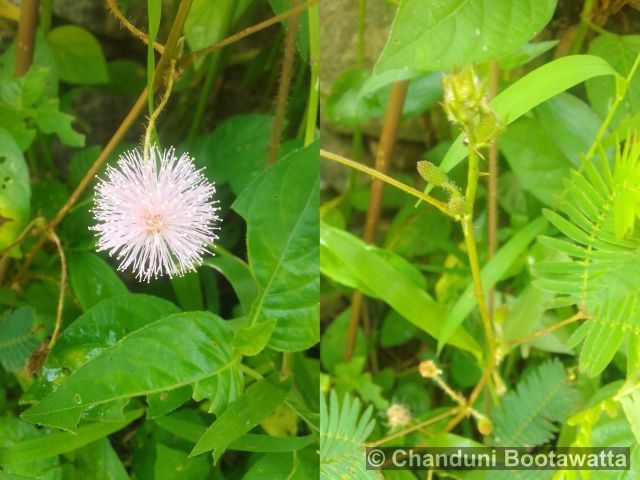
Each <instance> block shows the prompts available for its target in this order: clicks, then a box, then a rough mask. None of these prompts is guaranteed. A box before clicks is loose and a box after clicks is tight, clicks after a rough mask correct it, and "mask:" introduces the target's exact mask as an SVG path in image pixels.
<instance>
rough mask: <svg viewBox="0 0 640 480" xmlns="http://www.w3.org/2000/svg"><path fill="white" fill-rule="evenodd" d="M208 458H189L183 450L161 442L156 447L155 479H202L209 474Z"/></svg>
mask: <svg viewBox="0 0 640 480" xmlns="http://www.w3.org/2000/svg"><path fill="white" fill-rule="evenodd" d="M209 470H210V468H209V462H208V461H207V459H206V458H204V457H201V458H189V455H188V454H187V453H186V452H183V451H182V450H176V449H173V448H169V447H167V446H166V445H164V444H162V443H159V444H158V445H157V447H156V463H155V477H154V478H155V480H175V479H176V478H180V480H201V479H204V478H207V476H208V474H209Z"/></svg>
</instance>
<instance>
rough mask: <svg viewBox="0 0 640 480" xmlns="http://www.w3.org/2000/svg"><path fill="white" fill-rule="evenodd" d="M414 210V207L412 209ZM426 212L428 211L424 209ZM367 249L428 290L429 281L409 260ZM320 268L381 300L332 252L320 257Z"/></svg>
mask: <svg viewBox="0 0 640 480" xmlns="http://www.w3.org/2000/svg"><path fill="white" fill-rule="evenodd" d="M412 208H413V207H412ZM423 210H426V209H423ZM366 249H367V250H368V251H369V253H370V254H371V255H375V256H376V257H378V259H379V261H382V262H385V263H386V264H388V265H389V266H391V267H392V268H393V269H394V270H396V271H397V272H398V273H399V274H401V275H402V276H404V277H405V278H407V279H409V280H411V281H412V282H413V283H414V285H415V286H416V287H418V288H420V289H421V290H425V289H426V288H427V281H426V279H425V278H424V275H422V273H420V271H419V270H418V269H417V268H416V267H415V266H414V265H413V264H412V263H411V262H409V261H408V260H406V259H405V258H404V257H402V256H400V255H396V254H395V253H393V252H390V251H389V250H387V249H384V248H379V247H376V246H375V245H366ZM320 268H321V269H322V273H323V274H324V275H326V276H327V277H329V278H331V279H332V280H333V281H335V282H338V283H340V284H341V285H345V286H347V287H350V288H353V289H356V290H360V291H361V292H362V293H364V294H365V295H367V296H369V297H372V298H380V297H379V296H378V293H377V292H376V291H374V290H371V289H370V288H369V287H368V286H367V283H366V282H362V280H361V279H360V276H359V275H358V274H354V273H353V271H352V269H351V268H350V267H349V266H348V265H345V263H344V262H343V260H342V259H341V258H340V256H336V255H334V253H333V252H331V250H328V249H323V250H322V255H321V257H320Z"/></svg>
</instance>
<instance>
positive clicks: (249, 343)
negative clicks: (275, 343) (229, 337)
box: [233, 320, 277, 356]
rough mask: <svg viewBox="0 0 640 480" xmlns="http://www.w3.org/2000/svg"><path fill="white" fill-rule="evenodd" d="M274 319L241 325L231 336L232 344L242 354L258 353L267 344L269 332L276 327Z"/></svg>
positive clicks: (251, 354)
mask: <svg viewBox="0 0 640 480" xmlns="http://www.w3.org/2000/svg"><path fill="white" fill-rule="evenodd" d="M276 323H277V322H276V321H275V320H267V321H264V322H260V323H257V324H255V325H251V326H247V327H241V328H239V329H238V330H237V331H236V335H235V337H233V346H234V347H236V348H237V349H238V350H239V351H240V353H242V354H243V355H248V356H253V355H257V354H259V353H260V352H261V351H262V350H263V349H264V347H266V346H267V342H268V341H269V337H270V336H271V333H272V332H273V330H274V329H275V328H276Z"/></svg>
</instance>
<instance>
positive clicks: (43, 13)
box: [40, 0, 53, 35]
mask: <svg viewBox="0 0 640 480" xmlns="http://www.w3.org/2000/svg"><path fill="white" fill-rule="evenodd" d="M52 16H53V0H42V3H41V4H40V29H41V30H42V33H44V34H45V35H46V34H47V33H48V32H49V30H51V17H52Z"/></svg>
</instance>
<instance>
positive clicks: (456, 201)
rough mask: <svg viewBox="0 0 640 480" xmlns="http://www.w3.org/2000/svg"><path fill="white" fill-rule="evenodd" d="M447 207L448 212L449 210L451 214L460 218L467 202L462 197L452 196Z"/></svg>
mask: <svg viewBox="0 0 640 480" xmlns="http://www.w3.org/2000/svg"><path fill="white" fill-rule="evenodd" d="M447 206H448V207H449V210H451V213H453V214H454V215H458V216H462V215H464V212H465V210H466V209H467V201H466V200H465V198H464V197H462V196H459V195H454V196H452V197H451V199H450V200H449V203H448V204H447Z"/></svg>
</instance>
